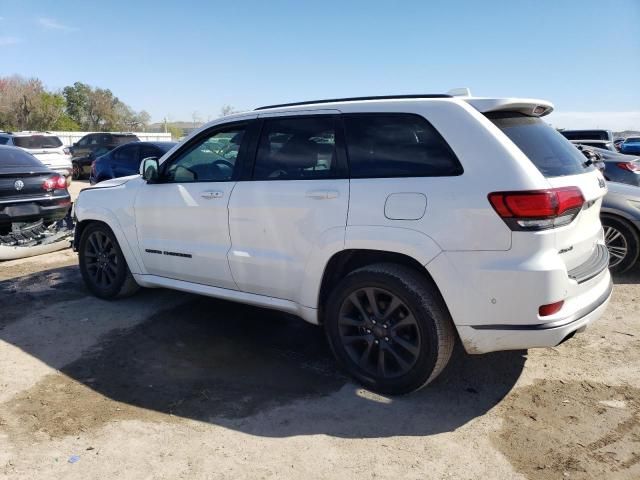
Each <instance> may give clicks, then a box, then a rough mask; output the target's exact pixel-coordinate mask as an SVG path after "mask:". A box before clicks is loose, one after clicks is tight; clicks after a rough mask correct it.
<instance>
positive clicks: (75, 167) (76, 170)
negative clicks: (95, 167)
mask: <svg viewBox="0 0 640 480" xmlns="http://www.w3.org/2000/svg"><path fill="white" fill-rule="evenodd" d="M71 178H73V179H74V180H80V179H81V178H82V169H81V168H80V165H79V164H78V163H77V162H73V164H72V166H71Z"/></svg>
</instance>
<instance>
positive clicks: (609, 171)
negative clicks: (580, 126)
mask: <svg viewBox="0 0 640 480" xmlns="http://www.w3.org/2000/svg"><path fill="white" fill-rule="evenodd" d="M580 147H582V151H583V153H585V151H589V152H593V153H595V154H597V155H598V157H599V160H600V161H601V162H603V163H604V171H603V172H602V173H603V174H604V178H606V179H607V180H609V181H611V182H620V183H626V184H628V185H635V186H640V157H637V156H634V155H624V154H622V153H618V152H612V151H611V150H606V149H604V148H595V147H590V146H588V147H585V146H580Z"/></svg>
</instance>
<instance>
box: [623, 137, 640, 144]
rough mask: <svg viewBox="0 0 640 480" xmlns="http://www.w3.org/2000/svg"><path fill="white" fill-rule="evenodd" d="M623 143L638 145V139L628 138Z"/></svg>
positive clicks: (639, 138)
mask: <svg viewBox="0 0 640 480" xmlns="http://www.w3.org/2000/svg"><path fill="white" fill-rule="evenodd" d="M624 142H625V143H640V137H629V138H627V139H626V140H625V141H624Z"/></svg>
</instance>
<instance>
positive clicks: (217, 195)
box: [200, 190, 224, 200]
mask: <svg viewBox="0 0 640 480" xmlns="http://www.w3.org/2000/svg"><path fill="white" fill-rule="evenodd" d="M200 196H201V197H202V198H204V199H206V200H212V199H214V198H222V197H223V196H224V192H221V191H220V190H216V191H213V192H202V193H201V194H200Z"/></svg>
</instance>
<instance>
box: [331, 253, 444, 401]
mask: <svg viewBox="0 0 640 480" xmlns="http://www.w3.org/2000/svg"><path fill="white" fill-rule="evenodd" d="M324 321H325V329H326V332H327V337H328V339H329V344H330V345H331V349H332V350H333V352H334V354H335V356H336V358H337V360H338V362H339V363H340V365H341V366H342V367H343V368H344V369H345V370H346V371H347V372H348V373H349V374H350V375H351V376H352V377H354V378H355V379H356V380H357V381H358V382H359V383H361V384H362V385H364V386H365V387H366V388H368V389H369V390H372V391H376V392H380V393H385V394H392V395H396V394H404V393H409V392H412V391H414V390H418V389H419V388H421V387H423V386H425V385H427V384H428V383H430V382H431V381H433V380H434V379H435V378H436V377H437V376H438V374H439V373H440V372H441V371H442V370H443V369H444V367H445V366H446V365H447V363H448V361H449V359H450V357H451V353H452V351H453V346H454V344H455V339H456V335H455V331H454V327H453V323H452V321H451V318H450V315H449V312H448V310H447V308H446V306H445V305H444V302H443V300H442V298H441V297H440V294H439V292H437V289H436V288H435V285H433V284H432V283H431V282H429V281H428V280H427V279H426V278H425V276H424V275H421V274H420V273H419V272H416V271H415V270H413V269H411V268H408V267H405V266H402V265H396V264H376V265H370V266H367V267H364V268H361V269H359V270H356V271H354V272H352V273H350V274H349V275H347V276H346V277H345V278H344V279H343V280H342V281H341V282H340V283H339V284H338V285H337V286H336V288H335V289H334V291H333V292H332V293H331V295H330V297H329V300H328V305H327V309H326V315H325V318H324Z"/></svg>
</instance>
